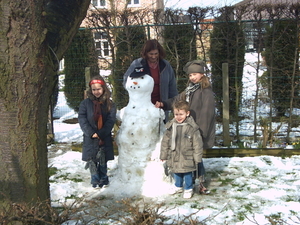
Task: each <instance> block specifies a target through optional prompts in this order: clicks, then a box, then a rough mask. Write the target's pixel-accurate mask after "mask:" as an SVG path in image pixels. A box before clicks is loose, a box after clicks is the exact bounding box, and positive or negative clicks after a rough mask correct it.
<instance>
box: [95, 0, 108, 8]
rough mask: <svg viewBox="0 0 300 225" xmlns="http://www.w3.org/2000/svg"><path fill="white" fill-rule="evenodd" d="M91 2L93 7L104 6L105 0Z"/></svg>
mask: <svg viewBox="0 0 300 225" xmlns="http://www.w3.org/2000/svg"><path fill="white" fill-rule="evenodd" d="M92 4H93V5H94V6H95V7H105V5H106V2H105V0H92Z"/></svg>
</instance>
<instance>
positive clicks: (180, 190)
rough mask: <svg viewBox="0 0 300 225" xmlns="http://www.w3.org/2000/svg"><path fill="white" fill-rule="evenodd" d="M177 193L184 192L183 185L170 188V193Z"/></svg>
mask: <svg viewBox="0 0 300 225" xmlns="http://www.w3.org/2000/svg"><path fill="white" fill-rule="evenodd" d="M177 193H182V187H176V186H174V187H172V188H171V189H170V192H169V194H170V195H174V194H177Z"/></svg>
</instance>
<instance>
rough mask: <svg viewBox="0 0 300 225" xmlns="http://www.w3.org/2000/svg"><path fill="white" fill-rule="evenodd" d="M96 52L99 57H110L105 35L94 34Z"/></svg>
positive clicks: (101, 33)
mask: <svg viewBox="0 0 300 225" xmlns="http://www.w3.org/2000/svg"><path fill="white" fill-rule="evenodd" d="M94 37H95V44H96V52H97V55H98V56H99V57H107V56H109V55H110V49H109V44H108V41H107V38H108V36H107V33H105V32H96V33H94Z"/></svg>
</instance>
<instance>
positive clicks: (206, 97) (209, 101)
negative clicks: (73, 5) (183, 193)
mask: <svg viewBox="0 0 300 225" xmlns="http://www.w3.org/2000/svg"><path fill="white" fill-rule="evenodd" d="M205 67H206V65H205V63H204V62H203V61H202V60H194V61H191V62H188V63H187V64H186V65H185V66H184V68H183V71H184V72H185V73H186V74H188V76H189V83H188V86H187V88H186V89H185V91H183V92H182V93H181V94H179V95H178V96H177V97H175V98H171V99H168V100H166V101H162V102H157V103H156V104H155V106H156V107H160V108H163V109H170V108H171V106H172V103H173V101H174V100H175V99H183V100H186V101H187V102H189V105H190V114H191V116H192V117H193V118H194V120H195V122H196V123H197V125H198V126H199V128H200V133H201V136H202V140H203V149H204V150H205V149H208V148H211V147H213V146H214V142H215V99H214V93H213V91H212V88H211V83H210V81H209V78H208V77H207V76H205ZM197 173H198V174H197ZM197 173H196V174H197V175H198V177H199V180H200V187H201V188H200V193H201V194H208V193H209V191H208V190H207V189H206V188H205V187H204V185H203V182H205V178H204V175H205V169H204V165H203V161H202V162H201V163H199V164H198V170H197Z"/></svg>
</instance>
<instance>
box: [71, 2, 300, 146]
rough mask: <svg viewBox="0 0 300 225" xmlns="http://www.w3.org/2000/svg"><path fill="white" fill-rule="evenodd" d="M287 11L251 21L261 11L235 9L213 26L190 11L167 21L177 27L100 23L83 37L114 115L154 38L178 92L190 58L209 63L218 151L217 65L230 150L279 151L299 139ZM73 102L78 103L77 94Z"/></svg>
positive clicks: (293, 32) (294, 54)
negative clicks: (130, 71) (135, 63)
mask: <svg viewBox="0 0 300 225" xmlns="http://www.w3.org/2000/svg"><path fill="white" fill-rule="evenodd" d="M292 6H293V7H295V8H292ZM292 6H291V5H285V8H284V9H280V10H277V12H270V11H267V12H269V14H266V13H265V14H264V19H261V17H257V15H258V13H259V12H258V11H255V9H253V8H252V11H251V14H250V11H246V9H244V11H242V9H236V11H235V12H233V11H225V14H222V16H220V17H218V18H216V19H211V14H209V15H208V13H207V14H206V16H207V18H205V16H202V17H199V16H198V17H197V15H195V13H194V14H193V15H192V13H191V12H189V14H186V15H185V16H187V17H188V18H189V20H190V22H186V20H183V17H182V16H181V17H180V19H181V20H180V21H179V19H178V18H179V16H178V15H177V17H173V19H174V18H176V21H175V19H174V20H172V21H173V22H171V23H170V20H169V21H168V23H167V24H161V23H160V24H151V25H149V24H146V25H144V24H142V23H141V24H138V25H132V24H129V25H126V26H125V25H122V26H111V24H110V25H107V26H104V25H103V24H98V26H96V27H89V30H91V31H92V33H93V35H94V36H93V37H94V40H95V46H96V49H95V50H96V53H97V58H98V65H99V68H100V74H101V75H103V76H104V77H105V79H107V81H108V83H110V84H111V88H112V91H113V93H114V94H115V95H114V96H115V97H116V98H118V99H119V100H116V103H117V106H118V108H119V109H120V108H122V107H124V106H125V105H126V102H127V97H126V96H127V95H126V90H125V89H124V88H123V86H122V76H123V74H124V73H125V71H126V70H127V68H128V66H129V65H130V63H131V61H132V60H133V59H135V58H138V57H139V54H140V50H141V47H142V45H143V43H144V41H145V40H146V39H149V38H157V39H159V40H160V42H161V43H162V44H163V46H164V48H165V50H166V53H167V57H166V59H167V60H168V61H169V62H170V63H171V65H172V66H173V68H174V71H175V74H176V77H177V83H178V89H179V91H182V90H184V88H185V85H186V83H187V81H188V78H187V77H186V76H185V74H184V73H183V71H182V67H183V65H184V64H185V63H186V62H187V61H189V60H192V59H203V60H204V61H206V62H207V65H208V69H209V70H208V71H207V75H208V76H209V77H210V78H211V81H212V85H213V90H214V91H215V93H216V110H217V115H218V116H217V121H218V123H217V136H218V137H217V144H216V145H223V144H224V143H223V119H222V116H223V112H222V110H223V109H222V106H221V103H222V101H223V97H222V80H221V78H222V63H224V62H226V63H228V64H229V83H230V86H229V92H230V94H229V95H230V103H229V105H230V126H229V132H230V138H231V145H239V143H241V142H250V143H255V144H257V143H259V146H261V147H265V146H266V145H267V144H269V145H271V146H272V147H283V146H284V145H286V144H288V143H289V144H291V143H294V144H296V143H297V142H298V138H299V136H300V134H299V129H300V127H299V116H300V115H299V110H298V108H297V106H298V104H299V102H300V101H299V92H300V90H299V85H298V84H299V16H297V14H296V11H297V9H299V8H300V7H299V4H298V5H295V6H294V5H292ZM266 8H267V6H266ZM291 9H293V10H294V11H293V10H291ZM220 11H221V10H220ZM220 11H219V12H220ZM242 12H243V13H242ZM265 12H266V11H265ZM293 12H294V13H293ZM223 13H224V12H223ZM169 15H170V14H169ZM229 15H230V16H229ZM250 15H251V16H250ZM228 18H229V19H228ZM233 18H235V19H236V20H233ZM245 18H247V19H245ZM174 21H175V22H174ZM191 21H192V22H191ZM94 25H95V24H94ZM66 76H72V74H66ZM80 76H84V75H82V74H81V75H80ZM72 85H73V86H74V83H73V84H72ZM84 85H85V84H84ZM79 86H82V82H81V83H80V84H79ZM72 89H73V90H76V87H72ZM74 93H75V92H73V93H72V94H74ZM77 95H78V96H80V98H82V95H83V94H82V92H80V93H77ZM120 99H121V100H120ZM114 100H115V99H114Z"/></svg>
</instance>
